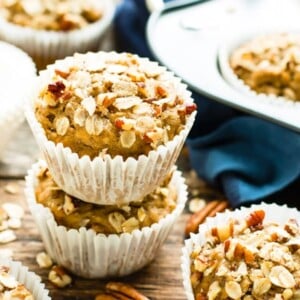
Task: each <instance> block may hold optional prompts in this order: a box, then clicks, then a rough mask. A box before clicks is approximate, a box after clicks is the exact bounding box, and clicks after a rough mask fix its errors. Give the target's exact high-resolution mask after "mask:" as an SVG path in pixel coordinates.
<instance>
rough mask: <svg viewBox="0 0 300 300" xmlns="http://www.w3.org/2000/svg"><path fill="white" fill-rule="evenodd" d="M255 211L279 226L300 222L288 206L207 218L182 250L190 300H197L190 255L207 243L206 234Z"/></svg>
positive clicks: (253, 207)
mask: <svg viewBox="0 0 300 300" xmlns="http://www.w3.org/2000/svg"><path fill="white" fill-rule="evenodd" d="M254 210H264V211H265V214H266V215H265V219H264V223H265V222H266V223H267V222H276V223H278V224H279V225H284V224H285V222H286V221H287V220H288V219H291V218H294V219H296V220H300V212H299V211H298V210H297V209H295V208H289V207H287V206H286V205H284V206H280V205H277V204H266V203H261V204H255V205H251V207H249V208H247V207H242V208H240V209H236V210H234V211H228V210H227V211H225V212H224V213H218V214H217V216H216V217H213V218H210V217H209V218H207V219H206V222H205V223H203V224H202V225H200V226H199V231H198V233H197V234H192V235H191V238H190V239H188V240H186V241H185V246H184V248H183V249H182V252H183V255H182V257H181V270H182V277H183V286H184V289H185V294H186V296H187V299H188V300H195V297H194V294H193V289H192V285H191V281H190V276H191V269H190V265H191V260H190V254H191V253H192V251H193V250H194V249H195V247H197V246H202V245H203V244H204V243H205V242H206V239H205V233H206V232H207V231H209V230H211V229H212V228H213V227H216V226H219V225H224V224H226V223H228V221H229V219H245V217H247V216H248V215H249V214H250V213H251V212H252V211H254Z"/></svg>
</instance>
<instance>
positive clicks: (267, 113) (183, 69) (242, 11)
mask: <svg viewBox="0 0 300 300" xmlns="http://www.w3.org/2000/svg"><path fill="white" fill-rule="evenodd" d="M176 2H177V1H175V3H176ZM181 2H183V1H181ZM194 2H195V3H193V4H191V5H187V6H183V7H178V8H175V7H174V8H172V6H174V4H172V2H171V5H166V7H165V9H164V10H163V11H160V12H155V13H153V14H152V15H151V17H150V19H149V21H148V26H147V38H148V42H149V46H150V48H151V49H152V52H153V54H154V55H155V57H156V58H157V60H158V61H160V62H161V63H162V64H164V65H165V66H167V67H168V68H169V69H171V70H172V71H174V72H175V73H176V74H177V75H178V76H179V77H181V78H182V79H183V80H184V81H185V82H186V83H187V84H188V85H189V86H190V88H191V89H192V90H194V91H196V92H199V93H201V94H203V95H206V96H208V97H209V98H211V99H214V100H216V101H219V102H221V103H223V104H226V105H229V106H232V107H234V108H237V109H240V110H242V111H245V112H248V113H250V114H253V115H256V116H259V117H262V118H265V119H267V120H270V121H272V122H275V123H278V124H281V125H283V126H285V127H288V128H291V129H294V130H297V131H300V106H299V105H295V104H294V103H292V102H291V101H289V102H287V103H285V105H282V102H280V101H279V102H278V103H277V102H276V101H261V100H260V98H259V97H257V96H255V95H250V94H245V93H243V92H241V91H240V90H236V89H235V88H234V87H232V85H230V84H229V83H228V82H227V81H226V80H225V79H224V78H223V77H222V75H221V72H220V70H219V67H218V54H219V50H220V49H222V47H223V46H224V43H225V42H226V41H228V40H229V39H230V38H232V37H234V36H236V35H240V34H241V32H249V31H251V32H253V31H256V32H257V33H258V34H259V33H262V32H265V31H266V29H267V30H268V31H272V30H274V32H278V31H282V30H287V29H289V28H291V29H292V31H295V30H296V31H297V30H299V31H300V23H299V21H298V20H299V15H300V1H298V0H284V1H283V0H263V1H262V0H211V1H208V2H205V3H202V1H194Z"/></svg>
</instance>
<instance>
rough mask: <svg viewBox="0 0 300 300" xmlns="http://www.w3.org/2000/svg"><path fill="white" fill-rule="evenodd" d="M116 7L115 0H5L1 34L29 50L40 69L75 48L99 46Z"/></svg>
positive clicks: (0, 17) (0, 7)
mask: <svg viewBox="0 0 300 300" xmlns="http://www.w3.org/2000/svg"><path fill="white" fill-rule="evenodd" d="M114 9H115V1H112V0H99V1H97V0H85V1H82V0H65V1H58V0H3V1H1V2H0V38H2V39H3V40H5V41H7V42H9V43H12V44H14V45H17V46H19V47H20V48H22V49H23V50H25V51H26V52H28V53H29V54H30V55H31V56H32V57H33V58H34V60H35V61H36V63H37V66H38V67H39V69H41V68H44V67H45V66H46V65H47V64H49V63H51V62H53V61H54V60H56V59H58V58H63V57H65V56H67V55H72V54H73V53H75V52H86V51H89V50H97V49H98V48H99V45H100V40H101V37H102V36H103V34H104V33H105V31H106V29H107V28H108V26H109V25H110V23H111V21H112V18H113V15H114Z"/></svg>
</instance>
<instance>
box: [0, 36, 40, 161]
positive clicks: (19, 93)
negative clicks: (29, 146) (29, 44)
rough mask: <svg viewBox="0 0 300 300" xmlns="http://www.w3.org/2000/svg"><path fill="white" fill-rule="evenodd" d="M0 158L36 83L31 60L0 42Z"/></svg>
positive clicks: (14, 48)
mask: <svg viewBox="0 0 300 300" xmlns="http://www.w3.org/2000/svg"><path fill="white" fill-rule="evenodd" d="M0 53H1V55H0V81H1V85H0V98H1V110H0V131H1V139H0V157H3V155H4V151H5V150H6V148H7V145H8V144H9V142H10V141H11V140H12V139H13V138H14V134H15V132H16V130H17V129H18V127H19V126H20V124H21V123H22V122H23V121H24V120H25V116H24V102H25V99H26V97H28V93H29V91H30V89H31V87H32V85H33V84H34V81H35V79H36V68H35V65H34V63H33V61H32V59H31V58H30V57H29V56H28V55H27V54H26V53H25V52H23V51H22V50H20V49H18V48H17V47H14V46H12V45H10V44H8V43H5V42H1V41H0Z"/></svg>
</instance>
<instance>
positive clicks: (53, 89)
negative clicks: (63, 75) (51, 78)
mask: <svg viewBox="0 0 300 300" xmlns="http://www.w3.org/2000/svg"><path fill="white" fill-rule="evenodd" d="M65 88H66V86H65V85H64V84H63V82H62V81H57V82H55V83H50V84H48V91H49V92H50V93H52V94H53V95H54V96H55V97H56V98H59V97H60V96H61V95H62V94H63V92H64V90H65Z"/></svg>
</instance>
